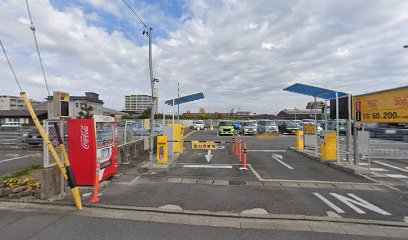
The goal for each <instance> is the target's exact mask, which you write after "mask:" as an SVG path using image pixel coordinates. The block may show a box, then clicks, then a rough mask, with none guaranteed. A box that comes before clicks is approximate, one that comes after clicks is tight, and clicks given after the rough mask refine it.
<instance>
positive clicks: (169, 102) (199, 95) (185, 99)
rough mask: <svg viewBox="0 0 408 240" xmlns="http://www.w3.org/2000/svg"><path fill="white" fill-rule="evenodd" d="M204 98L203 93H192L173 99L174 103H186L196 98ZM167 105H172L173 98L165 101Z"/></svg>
mask: <svg viewBox="0 0 408 240" xmlns="http://www.w3.org/2000/svg"><path fill="white" fill-rule="evenodd" d="M203 98H204V93H202V92H200V93H194V94H191V95H187V96H183V97H178V98H175V99H174V105H179V104H183V103H188V102H192V101H196V100H200V99H203ZM165 103H166V104H167V105H170V106H173V99H169V100H167V101H165Z"/></svg>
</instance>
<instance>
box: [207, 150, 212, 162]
mask: <svg viewBox="0 0 408 240" xmlns="http://www.w3.org/2000/svg"><path fill="white" fill-rule="evenodd" d="M212 156H213V155H211V149H208V153H207V155H205V158H206V159H207V162H210V160H211V158H212Z"/></svg>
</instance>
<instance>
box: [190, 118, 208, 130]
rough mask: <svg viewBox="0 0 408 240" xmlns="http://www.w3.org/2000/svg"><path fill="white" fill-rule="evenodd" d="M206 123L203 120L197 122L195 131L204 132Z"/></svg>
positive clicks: (195, 122)
mask: <svg viewBox="0 0 408 240" xmlns="http://www.w3.org/2000/svg"><path fill="white" fill-rule="evenodd" d="M204 127H205V126H204V121H203V120H197V121H194V122H193V128H194V129H195V130H204Z"/></svg>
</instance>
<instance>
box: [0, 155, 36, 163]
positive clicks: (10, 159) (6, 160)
mask: <svg viewBox="0 0 408 240" xmlns="http://www.w3.org/2000/svg"><path fill="white" fill-rule="evenodd" d="M34 156H36V157H39V156H40V154H39V153H35V154H29V155H25V156H21V157H15V158H9V159H4V160H1V161H0V163H3V162H9V161H13V160H17V159H22V158H26V157H34Z"/></svg>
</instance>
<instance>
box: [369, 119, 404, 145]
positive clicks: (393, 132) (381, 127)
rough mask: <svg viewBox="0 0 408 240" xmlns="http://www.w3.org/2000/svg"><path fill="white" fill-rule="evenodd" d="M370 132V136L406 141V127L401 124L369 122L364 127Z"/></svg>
mask: <svg viewBox="0 0 408 240" xmlns="http://www.w3.org/2000/svg"><path fill="white" fill-rule="evenodd" d="M364 130H365V131H369V132H370V137H371V138H381V139H386V140H394V141H404V142H407V143H408V128H407V126H405V125H403V124H386V123H384V124H380V123H379V124H369V125H368V126H366V127H364Z"/></svg>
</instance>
